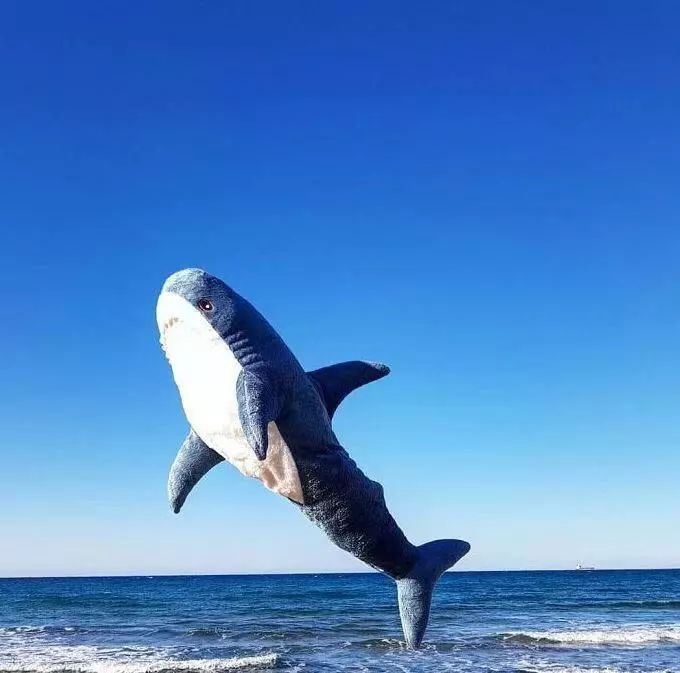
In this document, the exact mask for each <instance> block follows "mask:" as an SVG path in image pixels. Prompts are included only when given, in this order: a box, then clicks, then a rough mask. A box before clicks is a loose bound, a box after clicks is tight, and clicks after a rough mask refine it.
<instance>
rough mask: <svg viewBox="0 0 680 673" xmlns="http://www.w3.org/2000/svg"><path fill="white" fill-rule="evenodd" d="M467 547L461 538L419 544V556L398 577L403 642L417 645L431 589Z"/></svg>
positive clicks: (425, 626)
mask: <svg viewBox="0 0 680 673" xmlns="http://www.w3.org/2000/svg"><path fill="white" fill-rule="evenodd" d="M468 551H470V545H469V544H468V543H467V542H463V540H434V541H433V542H428V543H427V544H423V545H420V547H418V559H417V560H416V562H415V564H414V566H413V568H411V571H410V572H409V574H408V575H407V576H406V577H403V578H402V579H400V580H397V596H398V599H399V615H400V616H401V628H402V629H403V631H404V638H406V645H407V646H408V647H410V648H417V647H418V646H419V645H420V641H421V640H422V639H423V636H424V635H425V629H426V628H427V620H428V618H429V617H430V603H431V601H432V591H433V590H434V585H435V584H436V582H437V580H438V579H439V577H440V575H441V574H442V573H443V572H444V571H445V570H447V569H448V568H450V567H451V566H452V565H454V564H455V563H457V562H458V561H459V560H460V559H461V558H463V556H465V554H467V553H468Z"/></svg>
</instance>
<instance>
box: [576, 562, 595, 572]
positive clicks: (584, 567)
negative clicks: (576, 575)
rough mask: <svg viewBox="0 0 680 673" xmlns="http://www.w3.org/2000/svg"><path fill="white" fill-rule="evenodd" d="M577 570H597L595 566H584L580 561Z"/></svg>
mask: <svg viewBox="0 0 680 673" xmlns="http://www.w3.org/2000/svg"><path fill="white" fill-rule="evenodd" d="M576 570H595V566H584V565H581V564H580V563H577V564H576Z"/></svg>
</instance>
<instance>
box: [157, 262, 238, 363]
mask: <svg viewBox="0 0 680 673" xmlns="http://www.w3.org/2000/svg"><path fill="white" fill-rule="evenodd" d="M237 297H238V296H237V295H236V294H235V293H234V291H233V290H232V289H231V288H229V287H228V286H227V285H226V284H225V283H224V282H222V281H221V280H220V279H219V278H215V276H211V275H210V274H209V273H206V272H205V271H203V270H202V269H184V270H183V271H178V272H177V273H173V274H172V276H170V277H169V278H168V279H167V280H166V281H165V283H164V284H163V288H162V290H161V294H160V296H159V297H158V304H157V306H156V320H157V322H158V330H159V332H160V338H161V345H162V346H163V348H164V350H166V346H167V343H168V337H169V335H170V334H172V333H174V332H176V331H177V330H178V328H180V331H181V332H183V333H185V334H186V333H191V334H193V335H194V336H196V337H199V338H202V339H207V340H216V339H220V338H224V337H225V336H226V335H228V334H229V332H230V331H231V330H232V327H233V324H234V320H235V317H236V313H237V303H238V299H237Z"/></svg>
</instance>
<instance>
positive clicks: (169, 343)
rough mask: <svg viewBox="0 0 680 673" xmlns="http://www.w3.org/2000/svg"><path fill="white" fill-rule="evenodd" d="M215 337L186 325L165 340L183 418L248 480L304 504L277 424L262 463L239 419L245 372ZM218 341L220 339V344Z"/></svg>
mask: <svg viewBox="0 0 680 673" xmlns="http://www.w3.org/2000/svg"><path fill="white" fill-rule="evenodd" d="M206 326H207V327H208V328H210V330H211V331H212V335H211V338H209V339H205V338H201V335H200V334H197V332H196V331H195V330H193V329H191V328H190V327H189V326H187V325H183V324H181V323H179V324H177V325H175V326H173V327H171V328H170V329H169V330H168V332H167V334H166V335H165V348H166V351H167V354H168V359H169V360H170V364H171V365H172V371H173V374H174V377H175V382H176V383H177V387H178V388H179V392H180V396H181V398H182V406H183V407H184V413H185V414H186V417H187V420H188V421H189V423H190V425H191V427H192V428H193V429H194V431H195V432H196V434H197V435H198V436H199V437H200V438H201V439H202V440H203V441H204V442H205V443H206V444H207V445H208V446H209V447H210V448H211V449H213V450H214V451H217V452H218V453H219V454H221V455H222V456H224V458H225V459H226V460H228V461H229V462H230V463H231V464H232V465H234V466H235V467H237V468H238V469H239V470H240V471H241V472H242V473H243V474H245V475H246V476H248V477H254V478H256V479H259V480H261V481H262V483H263V484H264V485H265V486H266V487H267V488H268V489H270V490H272V491H274V492H276V493H279V494H281V495H283V496H285V497H287V498H290V499H291V500H294V501H295V502H298V503H300V504H302V503H303V497H302V487H301V485H300V477H299V475H298V471H297V467H296V466H295V462H294V460H293V457H292V455H291V453H290V449H289V448H288V446H287V444H286V443H285V441H284V440H283V437H281V433H280V432H279V430H278V428H277V427H276V424H275V423H270V424H269V428H268V435H269V448H268V450H267V458H266V459H265V460H263V461H259V460H258V459H257V457H256V456H255V453H254V452H253V450H252V448H251V447H250V445H249V444H248V440H247V439H246V437H245V434H244V432H243V427H242V426H241V421H240V420H239V415H238V401H237V399H236V381H237V379H238V375H239V373H240V372H241V365H240V364H239V363H238V361H237V360H236V358H235V357H234V354H233V353H232V352H231V350H230V349H229V346H228V345H227V344H226V343H225V342H224V341H223V340H222V339H221V338H220V337H219V335H217V334H216V333H215V332H214V330H212V327H210V325H209V324H208V323H207V322H206ZM215 337H216V338H215Z"/></svg>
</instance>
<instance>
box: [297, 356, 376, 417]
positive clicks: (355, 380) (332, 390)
mask: <svg viewBox="0 0 680 673" xmlns="http://www.w3.org/2000/svg"><path fill="white" fill-rule="evenodd" d="M389 373H390V368H389V367H388V366H387V365H382V364H379V363H377V362H361V361H360V360H352V361H351V362H340V363H338V364H337V365H331V366H330V367H322V368H321V369H315V370H314V371H313V372H307V376H309V378H310V379H311V380H312V382H313V383H314V385H315V386H316V389H317V390H318V391H319V394H320V395H321V399H322V400H323V402H324V404H325V405H326V409H327V411H328V415H329V416H330V417H331V418H333V414H334V413H335V410H336V409H337V408H338V406H339V405H340V402H342V401H343V400H344V399H345V397H347V395H349V394H350V393H351V392H352V391H353V390H356V389H357V388H359V387H360V386H363V385H365V384H367V383H370V382H371V381H377V380H378V379H381V378H382V377H383V376H387V375H388V374H389Z"/></svg>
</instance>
